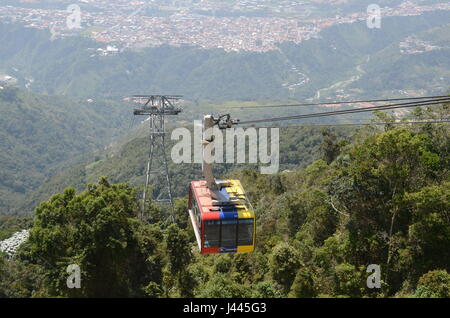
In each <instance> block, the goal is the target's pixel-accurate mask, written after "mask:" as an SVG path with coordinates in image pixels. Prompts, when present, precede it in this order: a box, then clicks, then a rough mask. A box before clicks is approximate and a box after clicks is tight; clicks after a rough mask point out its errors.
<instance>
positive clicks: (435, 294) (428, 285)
mask: <svg viewBox="0 0 450 318" xmlns="http://www.w3.org/2000/svg"><path fill="white" fill-rule="evenodd" d="M415 296H416V297H420V298H450V274H449V273H448V272H447V271H445V270H434V271H430V272H428V273H426V274H424V275H423V276H422V277H420V279H419V283H418V285H417V290H416V293H415Z"/></svg>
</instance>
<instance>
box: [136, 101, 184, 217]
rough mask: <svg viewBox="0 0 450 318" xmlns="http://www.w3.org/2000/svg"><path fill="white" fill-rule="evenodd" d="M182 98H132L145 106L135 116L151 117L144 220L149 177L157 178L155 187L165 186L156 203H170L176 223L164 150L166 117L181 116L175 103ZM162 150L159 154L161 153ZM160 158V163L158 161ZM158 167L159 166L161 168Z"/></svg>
mask: <svg viewBox="0 0 450 318" xmlns="http://www.w3.org/2000/svg"><path fill="white" fill-rule="evenodd" d="M181 97H182V96H180V95H134V96H132V97H131V99H132V100H133V101H135V102H137V103H140V104H143V106H142V107H141V108H138V109H135V110H134V112H133V114H134V115H135V116H148V119H147V121H148V122H149V127H150V135H149V156H148V161H147V168H146V176H145V177H146V178H145V187H144V191H143V193H142V211H141V219H142V220H144V219H145V208H146V203H147V200H148V196H147V191H148V187H149V183H150V177H151V176H152V175H154V176H155V178H154V180H158V176H159V177H160V178H159V179H160V180H159V182H156V181H155V182H154V183H155V184H161V185H162V184H165V191H164V187H162V188H161V190H160V191H159V193H158V195H157V197H156V198H154V200H153V201H155V202H159V203H168V204H169V205H170V208H171V218H172V222H173V223H175V222H176V218H175V211H174V206H173V197H172V184H171V179H170V175H169V168H168V165H167V156H166V149H165V136H166V131H165V117H166V116H175V115H178V114H179V113H180V112H181V111H182V110H181V108H177V107H176V106H175V102H176V101H178V100H180V99H181ZM158 151H159V153H158ZM158 159H159V160H158ZM158 164H159V166H158Z"/></svg>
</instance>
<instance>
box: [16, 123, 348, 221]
mask: <svg viewBox="0 0 450 318" xmlns="http://www.w3.org/2000/svg"><path fill="white" fill-rule="evenodd" d="M188 128H190V129H192V127H188ZM354 130H355V129H354V128H352V127H338V128H335V129H333V131H334V132H335V133H336V135H337V136H339V137H341V138H349V137H350V135H351V132H352V131H354ZM328 131H329V129H327V128H326V127H313V126H304V127H301V126H299V127H281V128H280V170H281V171H283V170H286V169H295V168H301V167H305V166H307V165H308V164H310V163H311V162H312V161H314V160H316V159H317V158H318V157H319V155H320V144H321V142H322V140H323V137H324V134H325V135H326V134H327V132H328ZM147 135H148V132H147V131H145V136H138V137H136V138H132V139H131V140H128V141H126V142H125V144H119V145H118V146H116V147H113V148H110V149H108V150H106V151H97V152H96V153H94V154H89V155H88V156H86V157H85V158H80V161H81V162H80V163H78V164H76V165H73V166H72V167H70V168H69V169H65V170H63V171H61V173H58V174H56V175H55V176H53V177H52V178H50V179H49V180H47V181H46V182H45V183H43V184H42V185H41V186H40V187H39V188H38V189H36V191H33V192H31V193H29V195H28V196H27V198H24V199H23V200H21V201H17V202H16V204H17V206H16V209H14V210H12V211H10V212H11V213H12V214H15V215H30V213H31V212H32V211H33V209H34V208H35V207H36V206H37V205H38V204H39V203H40V202H41V201H43V200H45V199H47V198H48V197H49V196H50V195H51V194H53V193H57V192H60V191H62V190H63V189H64V188H66V187H68V186H72V187H75V188H77V189H78V190H84V189H85V188H86V185H87V184H89V183H95V182H96V181H97V180H98V178H100V177H101V176H108V178H109V181H111V182H113V183H120V182H127V183H129V184H131V185H133V186H141V185H142V184H143V183H144V180H145V169H146V165H147V160H148V142H149V141H148V136H147ZM168 136H170V131H169V133H168ZM168 140H169V141H168V144H167V151H166V152H167V156H168V157H169V158H170V151H171V149H172V147H173V145H174V144H175V141H170V138H168ZM246 167H247V168H248V167H252V168H255V169H256V168H257V166H256V165H249V164H218V165H216V166H215V169H216V173H217V175H218V176H224V175H226V174H228V173H230V172H232V171H235V170H240V169H243V168H246ZM169 171H170V174H171V176H172V178H173V180H174V182H173V185H172V190H173V194H174V196H175V197H183V196H185V195H187V185H188V183H189V182H190V181H191V180H194V179H198V178H199V177H200V176H201V164H196V163H191V164H175V163H173V161H172V160H169ZM152 180H153V179H151V184H152V187H153V194H154V196H155V197H156V196H158V193H159V192H160V190H161V187H162V186H164V185H162V184H159V183H157V182H156V183H155V182H152Z"/></svg>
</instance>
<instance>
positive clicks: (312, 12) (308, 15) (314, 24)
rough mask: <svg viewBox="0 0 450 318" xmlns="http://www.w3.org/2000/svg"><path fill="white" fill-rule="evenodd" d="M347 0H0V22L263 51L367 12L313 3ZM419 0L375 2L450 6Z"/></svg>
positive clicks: (412, 8) (417, 11)
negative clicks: (326, 10)
mask: <svg viewBox="0 0 450 318" xmlns="http://www.w3.org/2000/svg"><path fill="white" fill-rule="evenodd" d="M348 1H349V0H342V1H333V0H329V1H325V0H315V1H295V0H290V1H289V0H282V1H274V0H265V1H261V0H260V1H256V0H241V1H225V0H214V1H213V0H185V1H176V0H151V1H143V0H142V1H140V0H117V1H107V0H79V1H76V0H44V1H36V0H9V1H5V2H6V3H5V2H4V1H2V4H0V22H6V23H9V22H15V23H22V24H24V25H26V26H27V27H32V28H38V29H48V30H49V31H50V33H51V35H52V38H59V37H66V36H73V35H82V36H87V37H90V38H92V39H94V40H96V41H98V42H102V43H105V45H106V49H104V50H103V51H102V52H101V53H102V54H103V55H108V54H113V53H116V52H118V51H121V50H124V49H136V48H142V47H153V46H160V45H173V46H181V45H190V46H196V47H199V48H205V49H211V48H218V49H223V50H225V51H227V52H238V51H253V52H267V51H271V50H277V49H278V47H277V44H279V43H283V42H294V43H301V42H302V41H304V40H307V39H310V38H312V37H317V36H319V33H320V31H321V30H323V29H324V28H327V27H330V26H333V25H336V24H342V23H354V22H358V21H364V20H367V19H369V18H370V17H371V16H370V12H368V10H361V11H354V12H345V13H343V14H342V15H339V14H336V15H333V16H330V15H329V16H325V15H323V14H321V11H320V7H319V5H324V3H325V4H326V5H328V6H333V5H335V4H341V3H346V2H348ZM422 2H423V1H403V2H401V3H400V4H399V5H397V6H392V7H386V6H381V7H380V8H379V9H380V10H379V12H380V16H381V17H387V16H410V15H421V14H423V13H424V12H428V11H437V10H450V3H448V2H446V1H442V2H440V3H439V2H436V3H433V4H425V3H422ZM427 3H429V2H427ZM365 9H367V8H365Z"/></svg>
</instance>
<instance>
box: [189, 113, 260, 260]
mask: <svg viewBox="0 0 450 318" xmlns="http://www.w3.org/2000/svg"><path fill="white" fill-rule="evenodd" d="M228 120H229V118H228ZM217 123H218V121H216V120H215V119H214V117H213V116H211V115H208V116H205V119H204V142H203V145H204V146H205V145H207V144H211V143H213V142H214V139H213V138H212V136H211V137H209V138H208V137H207V136H206V135H207V134H208V131H210V129H209V128H212V127H214V125H216V124H217ZM228 127H230V126H228ZM209 162H210V161H209ZM202 170H203V175H204V177H205V180H197V181H192V182H191V183H190V186H189V204H188V210H189V216H190V219H191V223H192V227H193V228H194V232H195V237H196V239H197V244H198V248H199V250H200V252H201V253H202V254H216V253H248V252H253V250H254V248H255V235H256V226H255V213H254V211H253V207H252V206H251V204H250V202H249V201H248V199H247V196H246V194H245V192H244V189H243V187H242V185H241V183H240V181H239V180H215V179H214V177H213V174H212V163H208V160H205V152H204V155H203V167H202Z"/></svg>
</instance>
